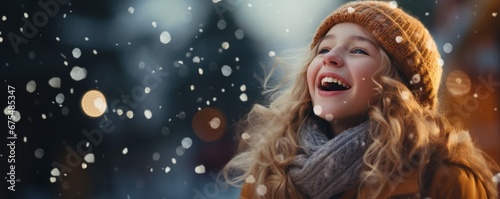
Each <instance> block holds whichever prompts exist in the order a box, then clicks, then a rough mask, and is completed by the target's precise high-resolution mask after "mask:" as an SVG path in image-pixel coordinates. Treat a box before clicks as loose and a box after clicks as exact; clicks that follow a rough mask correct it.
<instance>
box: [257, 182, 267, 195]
mask: <svg viewBox="0 0 500 199" xmlns="http://www.w3.org/2000/svg"><path fill="white" fill-rule="evenodd" d="M266 193H267V187H266V186H265V185H262V184H261V185H259V186H257V194H259V195H261V196H263V195H266Z"/></svg>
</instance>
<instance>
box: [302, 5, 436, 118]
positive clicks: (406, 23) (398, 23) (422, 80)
mask: <svg viewBox="0 0 500 199" xmlns="http://www.w3.org/2000/svg"><path fill="white" fill-rule="evenodd" d="M342 22H352V23H356V24H359V25H361V26H363V27H364V28H365V29H367V30H368V31H370V32H371V33H372V34H373V36H374V37H375V38H376V39H377V41H378V42H379V43H380V45H381V47H382V48H383V50H384V51H385V52H386V53H387V54H388V56H389V58H390V59H391V60H392V61H393V62H394V63H395V64H396V67H397V68H398V70H399V71H400V73H401V74H402V75H403V78H404V84H405V85H406V86H407V87H408V89H409V90H411V92H412V93H413V95H414V96H415V97H416V99H417V100H418V101H419V102H420V103H421V104H422V105H423V106H429V107H430V108H431V109H434V108H436V106H437V93H438V89H439V84H440V81H441V75H442V68H441V66H440V64H439V60H440V55H439V51H438V49H437V47H436V43H435V42H434V40H433V39H432V36H431V35H430V33H429V31H428V30H427V29H426V28H425V26H424V25H423V24H422V23H421V22H420V21H419V20H418V19H416V18H414V17H412V16H410V15H409V14H407V13H406V12H405V11H403V10H402V9H400V8H397V5H395V4H391V3H388V2H382V1H356V2H350V3H347V4H344V5H343V6H342V7H340V8H338V9H337V10H335V11H334V12H333V13H331V14H330V16H328V17H327V18H326V19H325V20H324V21H323V23H322V24H321V25H320V26H319V27H318V30H317V31H316V34H315V36H314V38H313V40H312V42H311V49H314V48H315V46H316V45H317V44H318V43H319V42H320V41H321V40H322V38H323V37H324V36H325V34H326V33H327V32H328V31H329V30H330V28H332V27H333V26H334V25H335V24H339V23H342Z"/></svg>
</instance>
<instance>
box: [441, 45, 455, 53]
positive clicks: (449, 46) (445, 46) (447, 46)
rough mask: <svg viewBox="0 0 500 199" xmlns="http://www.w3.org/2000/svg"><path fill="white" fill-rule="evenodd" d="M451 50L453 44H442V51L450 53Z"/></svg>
mask: <svg viewBox="0 0 500 199" xmlns="http://www.w3.org/2000/svg"><path fill="white" fill-rule="evenodd" d="M452 50H453V46H452V45H451V44H450V43H445V44H444V45H443V51H444V52H445V53H446V54H450V53H451V51H452Z"/></svg>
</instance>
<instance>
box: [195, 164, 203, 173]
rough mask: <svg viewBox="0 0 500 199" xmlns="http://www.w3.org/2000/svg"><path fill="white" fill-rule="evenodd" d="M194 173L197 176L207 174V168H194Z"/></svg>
mask: <svg viewBox="0 0 500 199" xmlns="http://www.w3.org/2000/svg"><path fill="white" fill-rule="evenodd" d="M194 172H196V173H197V174H204V173H205V166H204V165H199V166H196V167H195V168H194Z"/></svg>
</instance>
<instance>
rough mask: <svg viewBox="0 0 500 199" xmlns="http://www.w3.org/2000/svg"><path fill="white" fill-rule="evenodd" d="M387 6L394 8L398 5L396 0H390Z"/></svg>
mask: <svg viewBox="0 0 500 199" xmlns="http://www.w3.org/2000/svg"><path fill="white" fill-rule="evenodd" d="M389 6H390V7H391V8H392V9H395V8H397V7H398V2H396V1H391V2H389Z"/></svg>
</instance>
